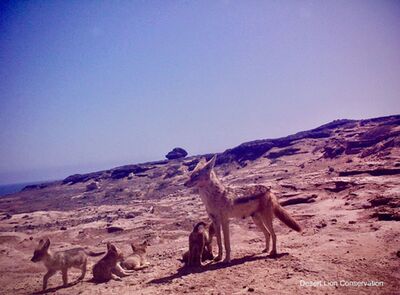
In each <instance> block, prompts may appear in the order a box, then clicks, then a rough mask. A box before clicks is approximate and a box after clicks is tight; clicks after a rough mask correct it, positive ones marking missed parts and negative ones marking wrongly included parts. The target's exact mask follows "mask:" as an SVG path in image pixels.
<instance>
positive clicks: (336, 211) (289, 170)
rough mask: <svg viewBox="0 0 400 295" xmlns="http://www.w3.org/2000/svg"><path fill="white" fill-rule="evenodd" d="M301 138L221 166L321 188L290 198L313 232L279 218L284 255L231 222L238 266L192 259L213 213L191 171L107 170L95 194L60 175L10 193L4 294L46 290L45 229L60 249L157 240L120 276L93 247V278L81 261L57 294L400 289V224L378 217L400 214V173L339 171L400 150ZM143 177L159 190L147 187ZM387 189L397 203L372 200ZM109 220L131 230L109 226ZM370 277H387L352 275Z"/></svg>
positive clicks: (247, 179)
mask: <svg viewBox="0 0 400 295" xmlns="http://www.w3.org/2000/svg"><path fill="white" fill-rule="evenodd" d="M296 145H297V147H299V148H301V150H302V151H303V153H298V154H295V155H286V156H283V157H280V158H279V159H277V160H271V159H268V158H265V157H261V158H259V159H257V160H255V161H252V162H249V163H248V164H247V165H246V166H245V167H241V168H240V169H238V167H236V166H229V167H228V166H226V167H219V168H218V169H217V172H218V175H219V176H220V177H221V178H222V181H223V183H224V184H230V185H241V184H249V183H262V184H265V185H269V186H271V187H272V189H273V191H275V192H276V194H277V195H278V197H279V199H280V200H281V201H285V200H289V199H291V198H296V197H305V196H312V195H316V197H315V198H314V200H315V201H314V202H311V203H300V204H294V205H290V206H287V207H286V209H287V210H288V211H289V212H290V213H291V214H292V215H293V216H294V217H295V219H296V220H298V221H299V223H300V224H301V225H302V227H303V228H304V231H303V232H302V233H297V232H294V231H292V230H290V229H289V228H287V227H286V226H285V225H283V224H282V223H281V222H280V221H279V220H277V219H275V221H274V226H275V230H276V233H277V237H278V252H279V255H278V257H275V258H272V257H269V256H268V255H267V254H264V253H261V251H262V249H263V247H264V240H263V235H262V233H261V232H259V231H258V230H257V229H256V227H255V225H254V224H253V223H252V221H251V219H242V220H232V221H231V243H232V256H233V257H232V262H231V263H230V264H224V263H222V262H218V263H215V262H210V263H209V264H208V265H206V266H204V267H201V268H191V269H188V268H184V267H182V263H181V262H180V261H179V260H178V259H179V258H180V257H181V255H182V253H183V252H184V251H185V250H186V249H187V248H188V235H189V233H190V231H191V229H192V226H193V224H195V223H196V222H197V221H199V220H207V215H206V212H205V208H204V205H203V204H202V202H201V200H200V198H199V197H198V196H197V195H196V193H195V192H192V191H188V190H186V189H185V188H184V187H183V185H182V183H183V181H184V180H186V179H187V175H188V174H187V171H184V172H185V173H182V174H178V175H177V176H174V177H173V178H171V179H170V180H169V181H170V182H169V183H168V184H167V185H165V184H162V183H163V181H164V179H163V178H156V177H154V178H152V179H150V180H147V182H146V180H145V178H144V177H136V178H134V179H131V180H128V179H121V180H118V181H114V180H106V181H103V182H101V188H100V189H99V190H98V191H95V192H90V193H88V192H85V185H86V184H75V185H73V186H61V185H57V186H54V187H50V188H46V189H43V190H33V191H28V192H23V193H20V194H17V195H15V196H10V197H7V198H2V200H1V204H0V208H2V212H3V213H2V215H1V216H0V218H2V220H1V221H0V257H1V258H0V259H1V267H0V285H1V293H2V294H32V293H35V292H37V293H40V291H41V284H42V278H43V275H44V273H45V267H44V266H43V265H42V264H41V263H33V262H31V261H30V258H31V257H32V253H33V249H34V248H35V246H36V244H37V243H38V241H39V239H40V238H43V237H49V238H50V239H51V242H52V244H51V246H50V248H51V250H53V251H56V250H63V249H68V248H72V247H76V246H79V247H81V246H83V247H87V248H88V249H90V250H96V251H99V250H105V248H106V243H107V242H108V241H111V242H113V243H115V244H116V245H117V247H119V248H120V249H121V250H122V251H123V252H124V253H125V254H129V253H130V251H131V250H130V246H129V244H130V243H131V242H133V241H143V240H145V239H147V240H148V241H149V242H150V246H149V248H148V260H149V262H150V263H151V266H150V267H149V268H147V269H145V270H141V271H138V272H136V273H135V274H133V275H131V276H129V277H126V278H123V279H122V281H121V282H118V281H110V282H108V283H103V284H94V283H93V282H91V278H92V273H91V267H92V266H93V264H94V263H95V262H96V261H98V260H99V258H98V257H90V258H89V271H88V273H87V275H86V277H85V279H84V280H83V281H76V279H77V278H78V277H79V274H80V272H79V270H74V269H71V270H70V271H69V278H70V282H71V284H70V285H69V286H67V287H65V288H63V287H61V285H62V279H61V274H56V275H55V276H53V277H52V278H51V279H50V280H49V286H48V287H49V289H48V290H47V292H51V293H54V294H185V293H188V294H247V293H253V294H400V272H399V269H400V252H399V251H400V235H399V233H400V222H399V221H396V220H379V219H385V218H378V217H377V216H378V215H377V212H380V213H382V212H387V211H390V212H392V213H393V212H394V213H396V212H397V213H398V211H399V210H398V201H399V194H400V187H399V183H400V177H399V174H394V175H380V176H372V175H370V174H368V173H364V174H357V175H353V176H339V173H337V172H338V171H348V170H354V169H375V168H376V167H385V168H393V167H398V165H399V164H398V163H399V159H400V157H399V150H398V149H393V150H391V153H390V154H389V155H386V156H385V157H369V158H362V159H361V158H358V157H355V156H344V157H340V158H338V159H321V153H319V152H318V151H317V152H316V151H315V147H316V146H318V145H321V141H320V140H313V139H308V140H303V141H301V142H298V143H296ZM174 165H176V163H175V164H174ZM396 165H397V166H396ZM165 169H166V168H165ZM160 186H162V188H160ZM144 187H147V188H153V190H151V189H147V192H148V193H147V194H139V193H137V192H138V191H140V190H144ZM165 187H166V188H165ZM110 191H112V192H114V195H113V197H112V200H113V201H109V200H110V197H109V194H107V193H108V192H110ZM51 196H54V198H53V199H50V198H51ZM100 196H103V197H104V199H101V198H100ZM382 197H389V198H391V201H390V202H389V203H387V202H386V203H385V204H374V205H371V204H372V203H371V200H373V199H376V198H382ZM63 200H64V201H63ZM29 202H31V203H32V202H36V203H35V205H32V206H31V207H32V208H35V209H34V210H27V208H30V207H29ZM27 203H28V205H27ZM64 203H65V204H67V203H68V204H69V205H68V206H64V205H63V204H64ZM70 204H75V205H73V206H72V205H70ZM390 204H391V205H390ZM389 205H390V206H389ZM71 206H72V207H71ZM69 207H71V208H70V209H68V208H69ZM7 208H9V210H7ZM9 212H12V213H9ZM6 214H10V215H9V216H7V215H6ZM389 219H391V218H389ZM110 226H118V227H121V228H122V229H123V231H120V232H114V233H108V232H107V227H110ZM214 253H216V246H215V241H214ZM371 281H372V282H376V283H377V284H378V286H351V285H349V284H351V283H352V282H353V283H354V282H361V283H360V284H363V283H362V282H366V283H368V282H371ZM311 284H314V286H310V285H311ZM305 285H306V286H305Z"/></svg>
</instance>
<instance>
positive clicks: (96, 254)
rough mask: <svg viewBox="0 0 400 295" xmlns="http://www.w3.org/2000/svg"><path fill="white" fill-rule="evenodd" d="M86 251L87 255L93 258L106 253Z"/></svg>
mask: <svg viewBox="0 0 400 295" xmlns="http://www.w3.org/2000/svg"><path fill="white" fill-rule="evenodd" d="M84 251H85V253H86V255H89V256H92V257H96V256H100V255H103V254H105V253H106V252H105V251H102V252H93V251H89V250H84Z"/></svg>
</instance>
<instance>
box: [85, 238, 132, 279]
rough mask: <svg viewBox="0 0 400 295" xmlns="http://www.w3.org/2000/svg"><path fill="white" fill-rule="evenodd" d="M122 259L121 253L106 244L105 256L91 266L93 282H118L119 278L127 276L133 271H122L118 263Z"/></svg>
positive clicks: (111, 245)
mask: <svg viewBox="0 0 400 295" xmlns="http://www.w3.org/2000/svg"><path fill="white" fill-rule="evenodd" d="M123 259H124V256H123V254H122V252H120V251H118V250H117V248H116V247H115V246H114V245H113V244H111V243H107V254H106V255H105V256H104V257H103V258H101V259H100V260H99V261H98V262H97V263H96V264H95V265H94V266H93V280H94V281H95V282H97V283H103V282H108V281H109V280H116V281H120V280H121V277H125V276H129V275H130V274H132V273H133V272H134V271H129V270H124V269H123V268H122V267H121V265H120V262H121V261H122V260H123Z"/></svg>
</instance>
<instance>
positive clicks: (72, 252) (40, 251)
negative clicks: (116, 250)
mask: <svg viewBox="0 0 400 295" xmlns="http://www.w3.org/2000/svg"><path fill="white" fill-rule="evenodd" d="M49 247H50V239H46V240H40V241H39V245H38V246H37V247H36V249H35V251H34V252H33V257H32V259H31V261H33V262H38V261H43V263H44V265H45V266H46V268H47V273H46V274H45V275H44V277H43V290H46V288H47V281H48V280H49V278H50V277H51V276H53V275H54V274H55V273H56V272H57V271H59V270H60V271H61V273H62V279H63V283H64V284H63V285H64V286H66V285H67V284H68V268H70V267H75V268H80V269H81V270H82V275H81V276H80V277H79V280H82V279H83V278H84V277H85V274H86V267H87V256H86V255H89V256H99V255H102V254H104V253H105V252H100V253H95V252H92V251H87V250H85V249H83V248H75V249H69V250H64V251H57V252H55V253H52V252H51V251H50V250H49Z"/></svg>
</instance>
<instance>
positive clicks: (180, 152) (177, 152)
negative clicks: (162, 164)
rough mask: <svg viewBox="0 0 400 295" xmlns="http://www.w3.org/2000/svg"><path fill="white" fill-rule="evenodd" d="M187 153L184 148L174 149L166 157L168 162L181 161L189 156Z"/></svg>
mask: <svg viewBox="0 0 400 295" xmlns="http://www.w3.org/2000/svg"><path fill="white" fill-rule="evenodd" d="M187 154H188V153H187V152H186V151H185V150H184V149H183V148H179V147H177V148H174V149H173V150H172V151H170V152H169V153H168V154H166V155H165V157H166V158H167V159H168V160H173V159H181V158H184V157H186V156H187Z"/></svg>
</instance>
